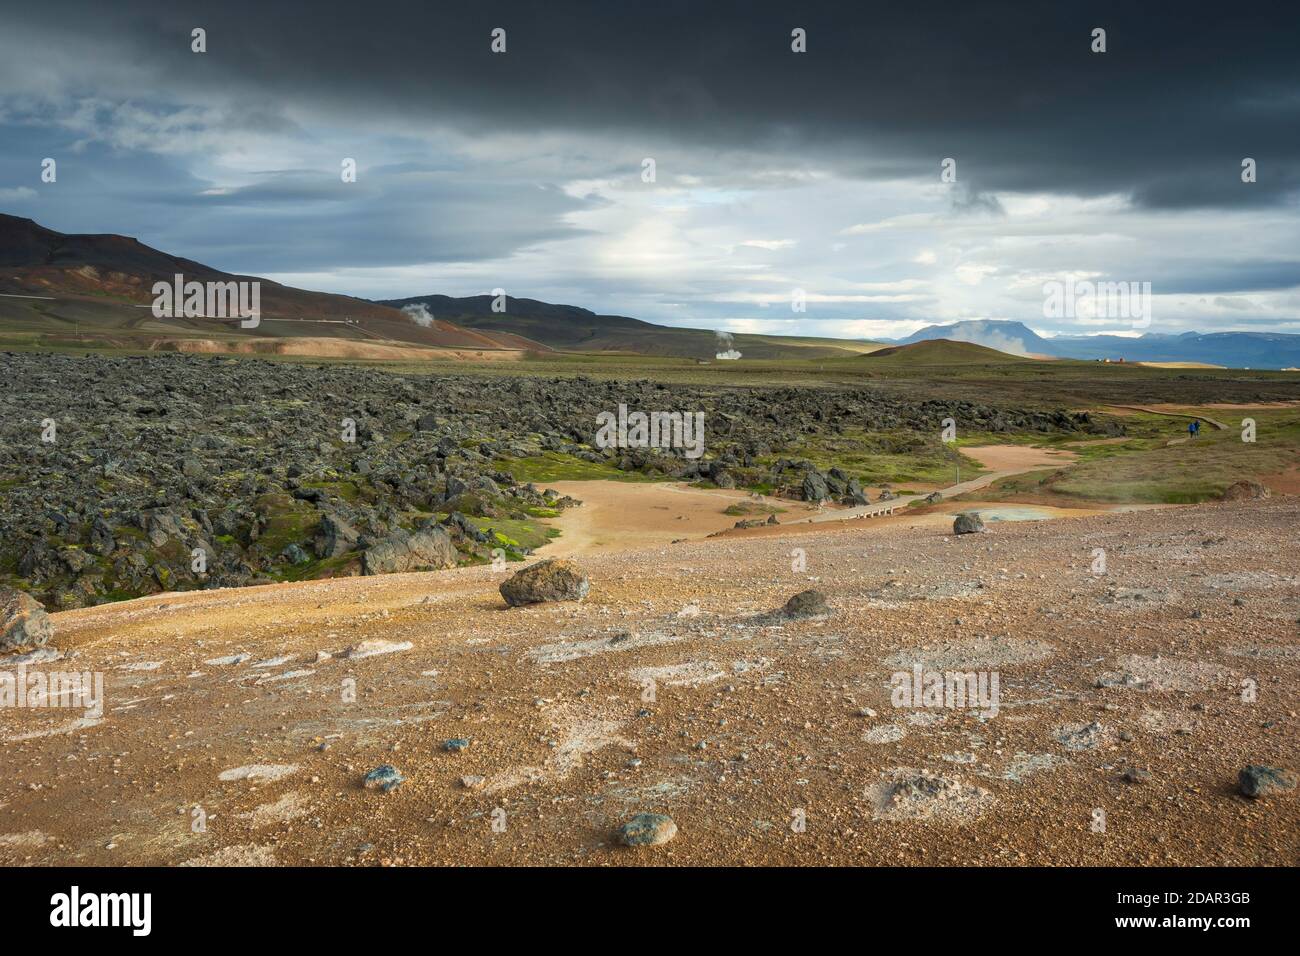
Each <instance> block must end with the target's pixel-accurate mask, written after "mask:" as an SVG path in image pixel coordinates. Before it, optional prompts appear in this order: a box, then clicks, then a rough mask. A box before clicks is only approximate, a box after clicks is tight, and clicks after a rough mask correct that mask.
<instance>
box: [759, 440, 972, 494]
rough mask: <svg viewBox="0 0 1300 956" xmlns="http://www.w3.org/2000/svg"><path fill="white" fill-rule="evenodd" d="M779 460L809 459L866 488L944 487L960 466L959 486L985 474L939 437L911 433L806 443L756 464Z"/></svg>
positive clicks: (767, 463) (818, 465)
mask: <svg viewBox="0 0 1300 956" xmlns="http://www.w3.org/2000/svg"><path fill="white" fill-rule="evenodd" d="M778 458H807V459H808V460H809V461H811V462H812V463H813V464H815V465H816V466H817V467H818V468H820V469H821V470H822V471H828V470H829V469H831V468H832V467H838V468H840V469H841V470H842V471H844V472H846V473H847V474H849V475H853V476H855V477H856V478H857V479H858V480H859V481H861V482H862V483H863V484H865V485H880V484H897V483H899V482H904V481H918V482H923V483H925V484H937V485H946V484H950V483H951V482H952V480H953V475H954V471H955V468H956V465H957V464H958V462H960V464H961V475H962V479H963V480H966V479H970V478H974V477H976V476H977V475H981V474H983V473H984V472H985V470H986V469H984V468H983V467H981V465H980V463H979V462H977V461H975V460H974V459H973V458H968V457H967V456H965V455H962V454H961V453H960V452H959V451H957V450H955V449H953V448H951V447H949V446H948V445H945V444H944V443H943V442H942V441H940V439H939V436H938V435H926V434H922V433H920V432H915V431H890V432H867V431H861V430H857V429H853V430H847V429H846V430H845V432H844V433H843V434H840V435H817V436H813V437H810V438H808V439H807V440H805V441H803V442H800V443H799V444H797V445H795V446H794V447H792V448H790V449H787V450H786V451H785V452H783V453H782V454H779V455H771V456H766V457H764V458H762V459H760V463H761V464H763V465H765V466H766V465H770V464H772V463H773V462H775V461H776V460H777V459H778Z"/></svg>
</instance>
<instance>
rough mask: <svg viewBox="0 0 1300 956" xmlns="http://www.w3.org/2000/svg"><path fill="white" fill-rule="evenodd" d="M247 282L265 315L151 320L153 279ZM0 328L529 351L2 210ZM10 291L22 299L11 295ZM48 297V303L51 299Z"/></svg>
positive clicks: (117, 338)
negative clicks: (254, 286) (244, 321)
mask: <svg viewBox="0 0 1300 956" xmlns="http://www.w3.org/2000/svg"><path fill="white" fill-rule="evenodd" d="M178 273H179V274H181V275H183V276H184V277H185V281H187V282H188V281H191V280H193V281H197V282H203V283H207V282H231V281H253V280H256V281H257V282H259V283H260V284H261V286H260V288H261V311H262V321H261V323H260V324H259V325H258V326H257V327H256V328H250V329H243V328H241V327H240V323H239V320H238V319H237V318H232V319H229V320H225V319H217V318H208V317H202V318H184V317H176V318H165V319H158V318H155V317H154V316H153V315H152V314H151V312H150V311H149V310H148V309H146V308H144V307H145V306H147V305H149V304H151V303H152V302H153V294H152V291H151V290H152V288H153V284H154V283H155V282H158V281H164V282H168V283H170V282H172V281H173V280H174V277H175V276H176V275H177V274H178ZM0 294H2V295H4V296H5V298H0V327H3V328H4V329H7V330H10V331H16V332H32V333H39V334H41V335H44V336H46V337H48V336H52V335H53V336H57V335H68V336H81V337H86V336H94V337H96V338H99V339H108V340H109V341H110V342H111V343H113V344H118V345H121V346H123V347H139V346H140V345H142V344H144V345H146V347H156V343H158V342H159V341H166V340H169V338H170V337H172V336H177V337H181V338H186V339H193V338H195V337H198V336H204V335H208V336H216V337H218V338H264V337H271V338H307V337H310V338H330V339H344V340H346V339H352V340H355V341H376V340H378V341H392V342H402V343H408V344H411V345H422V346H427V347H437V348H470V349H502V348H536V349H544V348H545V347H544V346H540V345H539V344H538V343H535V342H529V341H526V340H523V339H519V338H517V337H515V336H512V335H493V334H491V333H485V332H478V331H470V330H468V329H462V328H459V327H457V326H455V325H454V324H452V323H450V322H435V323H430V324H428V325H423V326H422V325H420V324H417V323H415V322H413V321H412V320H411V318H410V316H408V315H405V314H404V313H402V312H401V311H399V310H397V309H393V308H389V307H388V306H384V305H379V304H377V303H374V302H370V301H368V300H366V299H357V298H353V297H352V296H346V295H333V294H330V293H327V292H309V291H306V290H304V289H294V288H291V287H290V286H285V285H280V284H279V283H278V282H272V281H270V280H269V279H258V278H257V277H255V276H240V275H233V274H231V273H228V272H222V271H220V270H219V269H214V268H212V267H211V266H206V265H204V264H203V263H201V262H195V261H193V260H191V259H182V258H180V257H178V256H173V255H170V254H168V253H165V252H161V251H159V250H157V249H154V248H151V247H150V246H146V245H145V244H144V243H142V242H140V241H139V240H137V239H132V238H130V237H128V236H119V235H113V234H80V233H73V234H69V233H62V232H55V231H54V230H52V229H46V228H45V227H44V226H41V225H38V224H37V223H35V222H33V221H32V220H31V219H23V218H21V217H18V216H7V215H4V214H0ZM16 296H22V297H29V298H15V297H16ZM48 300H54V301H48Z"/></svg>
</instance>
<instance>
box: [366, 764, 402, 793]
mask: <svg viewBox="0 0 1300 956" xmlns="http://www.w3.org/2000/svg"><path fill="white" fill-rule="evenodd" d="M405 780H406V778H405V777H403V776H402V775H401V774H400V773H398V772H397V768H396V767H394V766H393V765H392V764H387V763H386V764H384V765H383V766H380V767H376V768H375V769H374V770H372V771H370V773H368V774H366V779H365V781H364V782H365V787H366V789H367V790H379V791H381V792H383V793H388V791H390V790H393V789H395V788H397V787H398V786H400V785H401V784H402V783H404V782H405Z"/></svg>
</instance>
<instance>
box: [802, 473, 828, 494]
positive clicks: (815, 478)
mask: <svg viewBox="0 0 1300 956" xmlns="http://www.w3.org/2000/svg"><path fill="white" fill-rule="evenodd" d="M799 490H800V491H801V492H802V493H803V500H804V501H825V500H826V499H827V498H829V497H830V496H831V490H830V488H828V487H827V485H826V479H825V478H823V477H822V476H821V475H820V474H818V473H817V472H815V471H810V472H808V474H806V475H804V478H803V484H802V485H800V487H799Z"/></svg>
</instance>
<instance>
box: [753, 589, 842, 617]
mask: <svg viewBox="0 0 1300 956" xmlns="http://www.w3.org/2000/svg"><path fill="white" fill-rule="evenodd" d="M830 615H831V606H830V605H829V604H827V603H826V595H824V594H822V592H821V591H817V590H814V589H809V590H807V591H800V592H799V593H798V594H796V595H795V596H794V597H792V598H790V600H788V601H786V602H785V606H784V607H782V608H781V609H780V610H779V611H773V612H771V613H770V614H769V615H767V616H768V618H770V619H772V620H781V621H810V620H822V619H825V618H828V617H830Z"/></svg>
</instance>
